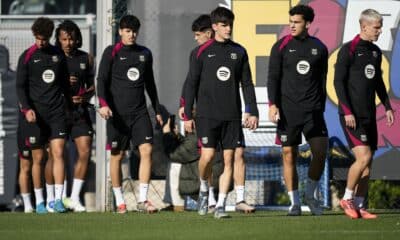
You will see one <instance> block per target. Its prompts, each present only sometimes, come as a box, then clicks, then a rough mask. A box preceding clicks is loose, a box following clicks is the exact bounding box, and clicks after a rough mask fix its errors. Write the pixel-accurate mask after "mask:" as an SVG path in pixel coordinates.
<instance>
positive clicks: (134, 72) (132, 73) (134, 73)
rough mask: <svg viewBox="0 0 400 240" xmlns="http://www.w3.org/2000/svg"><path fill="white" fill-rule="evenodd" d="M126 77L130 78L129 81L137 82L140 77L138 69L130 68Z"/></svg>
mask: <svg viewBox="0 0 400 240" xmlns="http://www.w3.org/2000/svg"><path fill="white" fill-rule="evenodd" d="M126 75H127V76H128V78H129V80H131V81H136V80H138V79H139V77H140V73H139V70H138V69H137V68H135V67H131V68H129V70H128V72H127V73H126Z"/></svg>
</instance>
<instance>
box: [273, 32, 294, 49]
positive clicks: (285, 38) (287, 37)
mask: <svg viewBox="0 0 400 240" xmlns="http://www.w3.org/2000/svg"><path fill="white" fill-rule="evenodd" d="M292 39H293V36H292V35H290V34H288V35H285V36H283V37H281V38H280V39H279V40H278V41H276V42H275V43H274V45H273V46H272V51H278V52H281V51H283V49H285V47H286V46H287V45H288V44H289V42H290V41H292Z"/></svg>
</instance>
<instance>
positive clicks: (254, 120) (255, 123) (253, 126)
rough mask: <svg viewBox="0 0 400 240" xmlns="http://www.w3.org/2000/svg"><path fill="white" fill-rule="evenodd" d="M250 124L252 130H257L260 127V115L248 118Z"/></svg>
mask: <svg viewBox="0 0 400 240" xmlns="http://www.w3.org/2000/svg"><path fill="white" fill-rule="evenodd" d="M247 122H248V124H247V127H248V128H249V129H250V130H256V129H257V128H258V117H256V116H250V117H249V118H248V120H247Z"/></svg>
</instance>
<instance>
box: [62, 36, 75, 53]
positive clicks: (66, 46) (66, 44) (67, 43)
mask: <svg viewBox="0 0 400 240" xmlns="http://www.w3.org/2000/svg"><path fill="white" fill-rule="evenodd" d="M58 41H59V42H60V44H61V49H62V50H63V51H64V53H65V54H66V55H69V54H70V53H71V51H72V50H73V49H74V48H75V40H74V39H73V38H72V36H71V35H70V34H68V33H67V32H66V31H63V30H61V31H60V35H59V36H58Z"/></svg>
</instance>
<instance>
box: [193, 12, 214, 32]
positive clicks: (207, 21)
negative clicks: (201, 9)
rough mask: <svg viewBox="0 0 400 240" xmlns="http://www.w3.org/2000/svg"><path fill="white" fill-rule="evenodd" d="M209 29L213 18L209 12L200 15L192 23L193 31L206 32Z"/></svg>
mask: <svg viewBox="0 0 400 240" xmlns="http://www.w3.org/2000/svg"><path fill="white" fill-rule="evenodd" d="M207 29H211V18H210V15H208V14H203V15H200V16H199V17H198V18H196V19H195V20H194V21H193V23H192V31H193V32H204V31H205V30H207Z"/></svg>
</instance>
